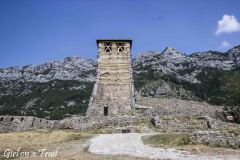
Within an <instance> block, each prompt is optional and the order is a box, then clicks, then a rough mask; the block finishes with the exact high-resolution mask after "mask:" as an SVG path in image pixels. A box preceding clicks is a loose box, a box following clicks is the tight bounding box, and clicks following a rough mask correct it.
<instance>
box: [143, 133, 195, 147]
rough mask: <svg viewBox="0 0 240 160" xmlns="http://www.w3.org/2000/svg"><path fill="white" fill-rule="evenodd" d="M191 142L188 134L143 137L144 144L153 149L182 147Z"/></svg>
mask: <svg viewBox="0 0 240 160" xmlns="http://www.w3.org/2000/svg"><path fill="white" fill-rule="evenodd" d="M190 142H191V138H190V136H189V135H186V134H158V135H153V136H144V137H143V143H144V144H147V145H151V146H153V147H166V146H181V145H188V144H189V143H190Z"/></svg>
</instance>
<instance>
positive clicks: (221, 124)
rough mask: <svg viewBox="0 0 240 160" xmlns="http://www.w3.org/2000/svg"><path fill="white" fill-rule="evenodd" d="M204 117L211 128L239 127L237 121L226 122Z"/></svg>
mask: <svg viewBox="0 0 240 160" xmlns="http://www.w3.org/2000/svg"><path fill="white" fill-rule="evenodd" d="M204 118H206V120H207V121H208V123H209V124H210V128H211V129H240V124H237V123H227V122H223V121H221V120H219V119H214V118H211V117H208V116H205V117H204Z"/></svg>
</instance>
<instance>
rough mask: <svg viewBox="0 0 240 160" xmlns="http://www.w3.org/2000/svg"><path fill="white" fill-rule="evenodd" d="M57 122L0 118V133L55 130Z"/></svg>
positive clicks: (35, 118) (10, 117)
mask: <svg viewBox="0 0 240 160" xmlns="http://www.w3.org/2000/svg"><path fill="white" fill-rule="evenodd" d="M57 123H58V121H53V120H46V119H43V118H37V117H32V116H0V133H2V132H14V131H27V130H34V129H38V128H55V127H56V124H57Z"/></svg>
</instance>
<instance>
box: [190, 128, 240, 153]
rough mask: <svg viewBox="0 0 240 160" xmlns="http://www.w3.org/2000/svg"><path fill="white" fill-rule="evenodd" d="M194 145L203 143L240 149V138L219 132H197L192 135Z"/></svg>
mask: <svg viewBox="0 0 240 160" xmlns="http://www.w3.org/2000/svg"><path fill="white" fill-rule="evenodd" d="M191 138H192V143H201V144H206V145H212V146H219V147H231V148H235V149H237V148H240V136H239V135H235V134H233V133H224V132H219V131H196V132H194V133H193V134H192V136H191Z"/></svg>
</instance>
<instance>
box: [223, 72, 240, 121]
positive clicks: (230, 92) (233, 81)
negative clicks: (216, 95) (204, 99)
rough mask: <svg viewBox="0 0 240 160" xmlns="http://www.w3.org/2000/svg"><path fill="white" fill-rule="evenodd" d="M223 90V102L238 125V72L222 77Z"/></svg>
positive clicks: (239, 98) (239, 108)
mask: <svg viewBox="0 0 240 160" xmlns="http://www.w3.org/2000/svg"><path fill="white" fill-rule="evenodd" d="M222 87H223V90H224V92H225V94H226V96H225V101H226V106H227V109H228V110H229V111H231V112H232V113H233V114H234V115H235V116H236V118H237V121H238V123H240V71H239V70H237V71H233V72H230V73H228V74H226V75H225V76H224V77H223V86H222Z"/></svg>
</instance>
